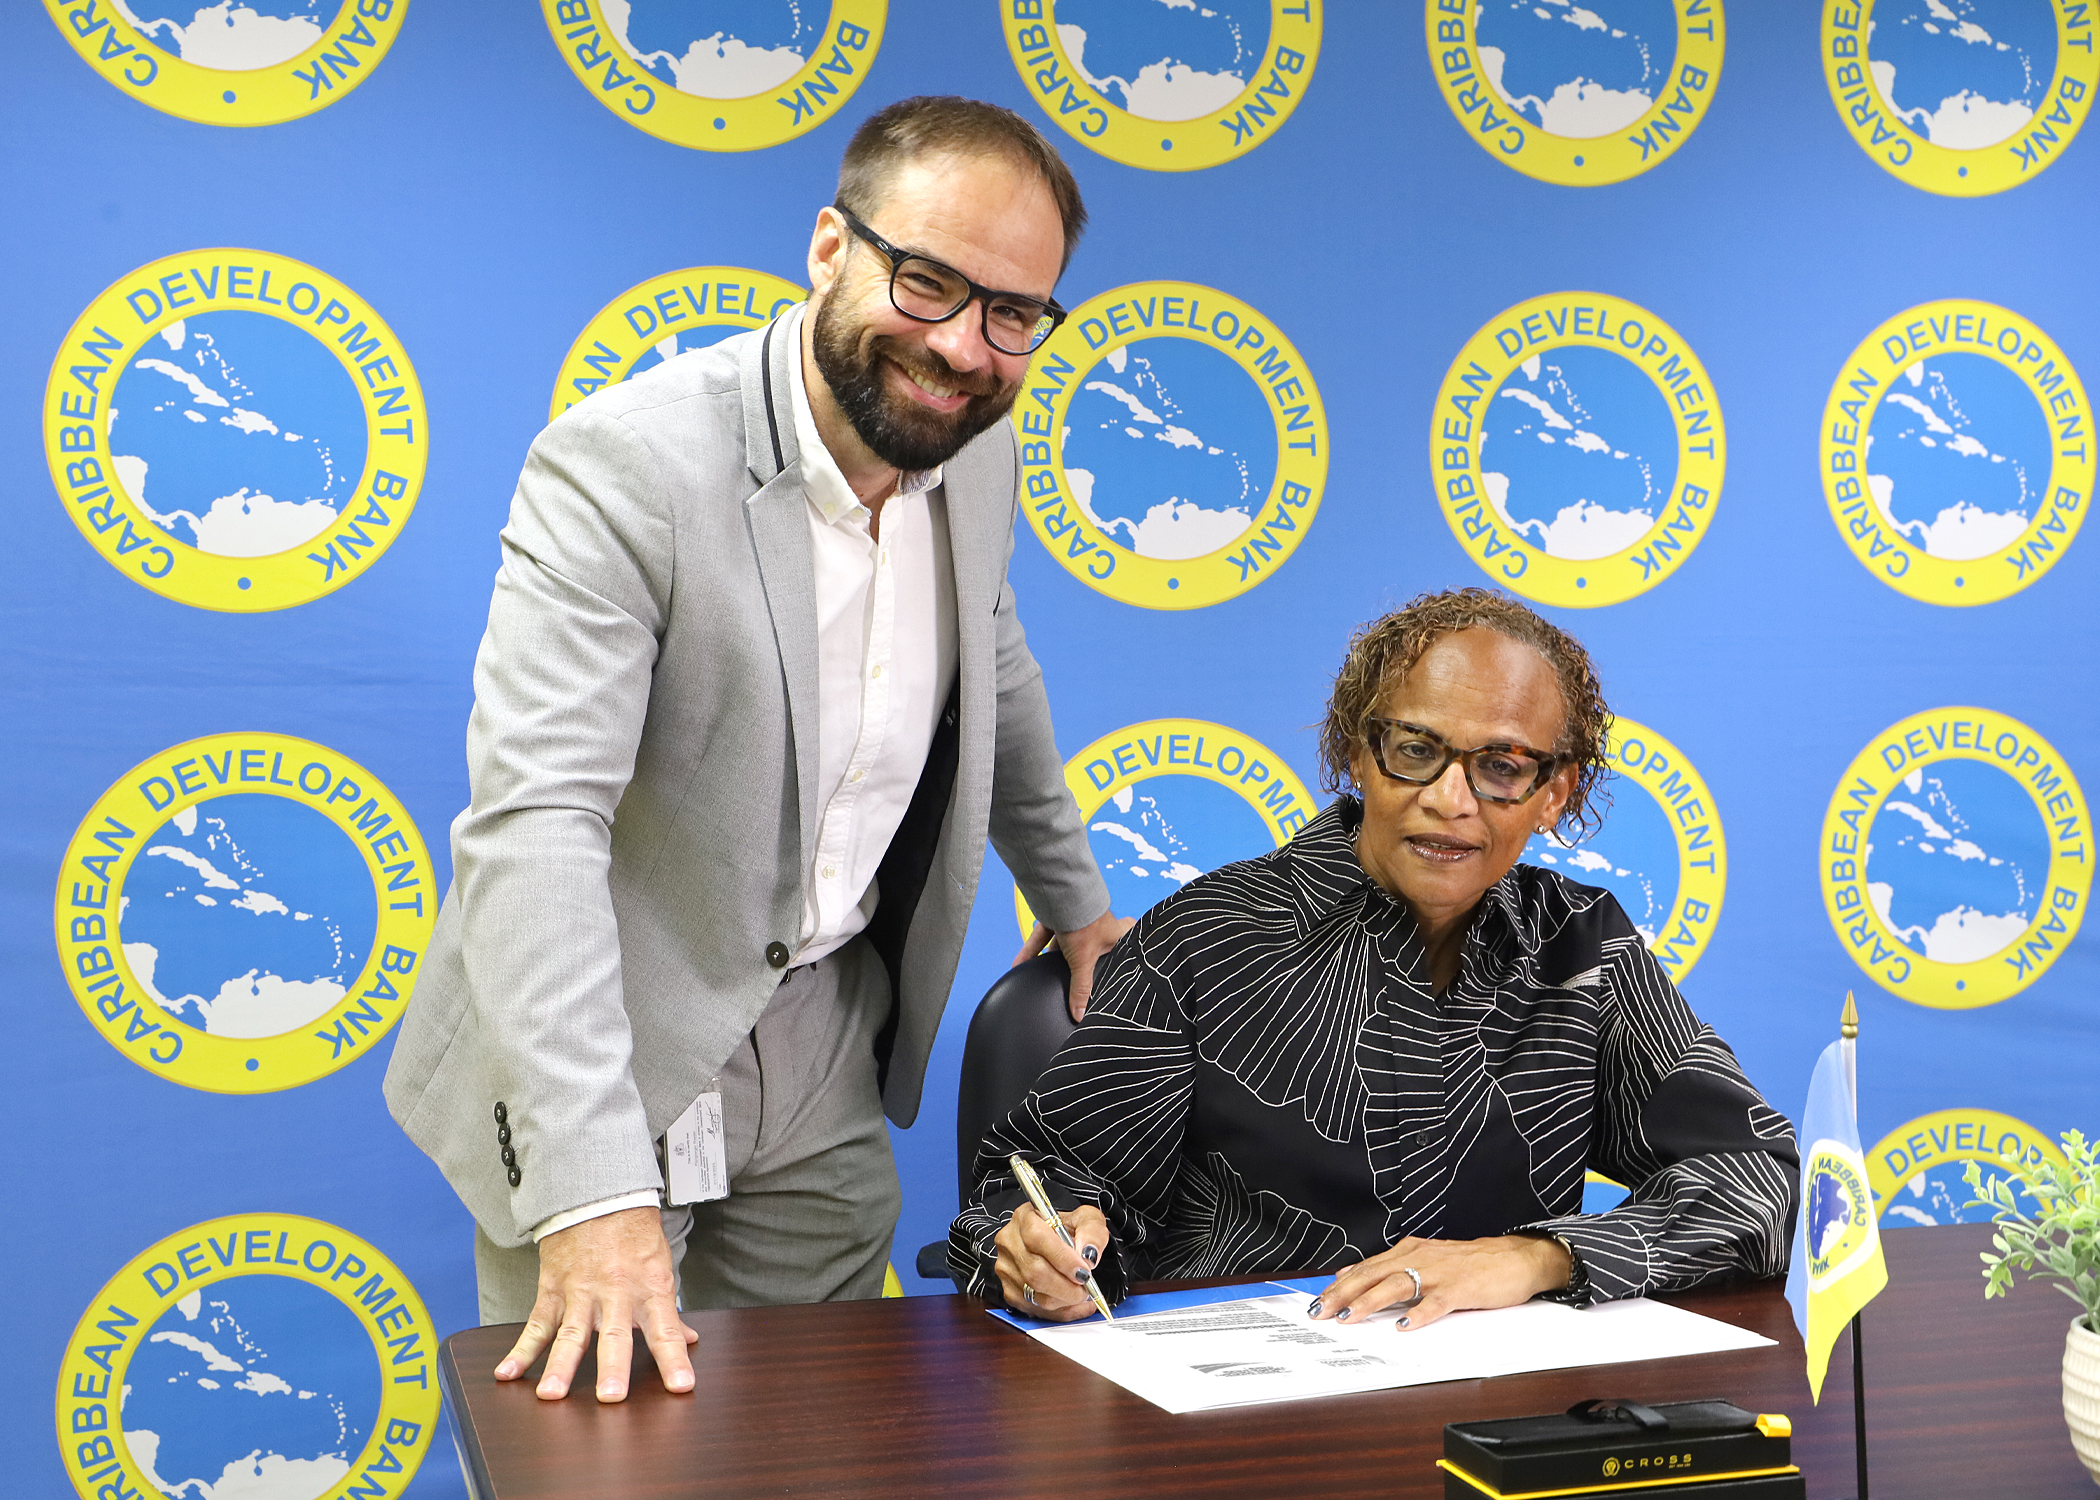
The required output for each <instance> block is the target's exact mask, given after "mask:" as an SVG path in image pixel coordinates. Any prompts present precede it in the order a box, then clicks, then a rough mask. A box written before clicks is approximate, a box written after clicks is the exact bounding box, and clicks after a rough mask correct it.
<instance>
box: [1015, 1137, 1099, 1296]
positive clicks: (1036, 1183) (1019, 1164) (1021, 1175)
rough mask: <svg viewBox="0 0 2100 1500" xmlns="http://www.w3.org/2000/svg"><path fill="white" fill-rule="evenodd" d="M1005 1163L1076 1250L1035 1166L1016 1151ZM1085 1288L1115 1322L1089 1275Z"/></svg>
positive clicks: (1067, 1244)
mask: <svg viewBox="0 0 2100 1500" xmlns="http://www.w3.org/2000/svg"><path fill="white" fill-rule="evenodd" d="M1006 1164H1007V1165H1008V1166H1009V1167H1012V1168H1013V1169H1014V1179H1015V1180H1016V1181H1017V1182H1019V1183H1020V1184H1021V1190H1022V1191H1023V1192H1025V1193H1026V1194H1028V1201H1029V1202H1030V1203H1033V1204H1034V1205H1035V1211H1036V1212H1037V1213H1039V1214H1041V1215H1042V1216H1043V1217H1044V1218H1045V1219H1048V1220H1049V1221H1050V1227H1051V1228H1052V1229H1054V1230H1056V1231H1057V1237H1058V1238H1059V1239H1061V1240H1063V1241H1064V1242H1065V1244H1066V1246H1067V1247H1069V1248H1070V1249H1073V1250H1077V1249H1078V1248H1079V1246H1078V1245H1077V1244H1076V1243H1075V1242H1074V1241H1073V1239H1072V1231H1071V1230H1069V1229H1067V1228H1065V1221H1064V1220H1063V1219H1061V1218H1059V1217H1058V1213H1057V1209H1056V1208H1055V1207H1053V1206H1052V1204H1051V1202H1050V1195H1049V1194H1048V1193H1047V1192H1045V1191H1043V1179H1042V1178H1040V1177H1038V1176H1036V1172H1035V1168H1034V1167H1033V1166H1032V1165H1031V1164H1030V1163H1029V1160H1028V1158H1027V1157H1025V1156H1022V1155H1021V1154H1020V1153H1019V1152H1016V1153H1015V1154H1014V1155H1012V1156H1009V1157H1008V1158H1007V1159H1006ZM1086 1290H1087V1295H1088V1296H1090V1297H1092V1298H1093V1299H1094V1306H1096V1307H1098V1308H1100V1309H1101V1316H1102V1317H1104V1318H1106V1319H1108V1321H1109V1322H1111V1323H1113V1322H1115V1320H1116V1315H1115V1314H1114V1313H1112V1312H1110V1311H1109V1310H1108V1299H1107V1298H1106V1297H1104V1296H1102V1295H1101V1288H1100V1286H1099V1284H1097V1283H1096V1281H1095V1280H1094V1278H1093V1277H1092V1276H1091V1275H1090V1276H1088V1277H1087V1279H1086Z"/></svg>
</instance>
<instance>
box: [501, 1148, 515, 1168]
mask: <svg viewBox="0 0 2100 1500" xmlns="http://www.w3.org/2000/svg"><path fill="white" fill-rule="evenodd" d="M497 1154H498V1155H500V1156H501V1157H502V1158H503V1165H505V1166H506V1167H515V1166H516V1165H517V1164H518V1148H517V1147H515V1146H505V1147H504V1148H503V1149H502V1151H500V1152H498V1153H497Z"/></svg>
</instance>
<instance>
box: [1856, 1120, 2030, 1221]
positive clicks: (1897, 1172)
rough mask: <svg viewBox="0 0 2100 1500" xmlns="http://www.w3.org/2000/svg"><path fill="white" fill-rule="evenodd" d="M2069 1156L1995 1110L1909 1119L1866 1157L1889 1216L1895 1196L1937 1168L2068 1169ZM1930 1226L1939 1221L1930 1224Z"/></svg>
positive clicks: (1878, 1204) (1879, 1202)
mask: <svg viewBox="0 0 2100 1500" xmlns="http://www.w3.org/2000/svg"><path fill="white" fill-rule="evenodd" d="M2063 1159H2064V1154H2063V1152H2062V1151H2061V1150H2060V1149H2058V1147H2057V1144H2056V1142H2054V1141H2052V1140H2050V1139H2049V1137H2047V1136H2046V1135H2043V1134H2042V1133H2041V1132H2040V1131H2039V1130H2036V1129H2035V1128H2034V1127H2033V1126H2032V1125H2029V1124H2028V1123H2027V1122H2026V1121H2025V1120H2016V1119H2014V1118H2013V1117H2012V1116H2011V1115H2002V1114H1999V1113H1998V1112H1997V1111H1996V1110H1990V1109H1938V1110H1934V1111H1933V1112H1932V1113H1931V1114H1926V1115H1919V1116H1918V1117H1917V1118H1916V1119H1915V1120H1907V1121H1905V1122H1904V1123H1903V1124H1901V1125H1898V1126H1897V1127H1896V1128H1895V1129H1894V1130H1891V1131H1890V1132H1889V1133H1888V1134H1887V1135H1885V1136H1883V1137H1882V1138H1881V1139H1880V1140H1878V1141H1876V1142H1875V1143H1874V1148H1873V1150H1871V1151H1869V1152H1868V1153H1867V1181H1868V1183H1869V1184H1870V1185H1871V1186H1872V1187H1873V1189H1874V1204H1875V1209H1876V1212H1877V1213H1878V1214H1880V1215H1882V1216H1886V1215H1887V1214H1888V1213H1889V1211H1890V1209H1891V1208H1892V1207H1896V1208H1898V1211H1899V1217H1900V1216H1902V1215H1901V1213H1900V1205H1896V1204H1894V1199H1895V1197H1896V1194H1898V1193H1899V1192H1901V1191H1903V1190H1904V1189H1905V1188H1907V1187H1909V1186H1910V1185H1911V1184H1912V1183H1913V1182H1915V1181H1917V1180H1919V1179H1920V1178H1921V1177H1923V1176H1924V1174H1925V1173H1927V1172H1929V1171H1931V1170H1932V1169H1933V1168H1935V1167H1942V1166H1947V1165H1949V1164H1951V1163H1954V1162H1966V1161H1973V1162H1980V1163H1981V1164H1982V1165H1984V1166H1986V1167H2009V1168H2012V1169H2015V1170H2018V1171H2023V1172H2024V1171H2028V1170H2031V1169H2032V1168H2035V1167H2038V1166H2041V1165H2042V1164H2043V1163H2044V1162H2047V1163H2049V1164H2051V1165H2054V1166H2061V1165H2063ZM1926 1222H1928V1223H1930V1222H1934V1221H1932V1220H1929V1219H1928V1220H1926Z"/></svg>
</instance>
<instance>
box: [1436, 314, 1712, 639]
mask: <svg viewBox="0 0 2100 1500" xmlns="http://www.w3.org/2000/svg"><path fill="white" fill-rule="evenodd" d="M1429 455H1430V470H1431V475H1432V479H1433V482H1434V483H1435V484H1436V487H1437V493H1438V494H1439V496H1440V497H1441V499H1442V504H1443V510H1444V519H1445V521H1446V522H1447V523H1449V525H1450V527H1451V532H1452V535H1454V536H1456V537H1457V538H1458V544H1459V545H1460V546H1461V547H1463V548H1465V550H1466V553H1467V555H1468V556H1470V557H1471V558H1472V559H1473V561H1474V562H1476V563H1478V564H1479V565H1480V566H1481V567H1482V568H1483V569H1485V570H1486V571H1487V573H1488V574H1489V575H1490V576H1492V577H1493V578H1494V579H1495V580H1496V581H1497V582H1498V583H1503V584H1506V585H1507V586H1508V587H1510V588H1512V589H1514V590H1516V591H1517V592H1518V593H1520V594H1523V595H1524V596H1525V597H1527V598H1530V599H1535V600H1537V601H1538V602H1540V603H1542V604H1558V605H1564V606H1566V605H1572V606H1583V605H1603V604H1618V603H1620V602H1622V601H1624V600H1627V599H1631V598H1633V597H1634V596H1635V595H1636V594H1643V593H1646V592H1647V591H1648V590H1649V589H1651V588H1653V587H1655V585H1657V584H1658V583H1661V582H1662V581H1663V580H1664V579H1665V578H1668V577H1669V576H1670V575H1671V574H1672V573H1674V572H1676V571H1677V569H1678V568H1679V567H1680V566H1681V565H1682V564H1683V563H1684V561H1685V559H1686V558H1688V557H1690V556H1691V555H1692V551H1693V549H1695V548H1696V547H1697V546H1698V545H1699V539H1700V538H1701V537H1703V536H1705V535H1706V528H1707V524H1708V523H1709V522H1710V521H1711V520H1712V519H1713V512H1714V505H1715V504H1716V502H1718V501H1719V499H1720V496H1721V478H1722V474H1723V472H1724V471H1725V469H1726V468H1727V464H1728V437H1727V429H1726V428H1725V426H1724V425H1723V423H1722V421H1721V403H1720V402H1719V400H1718V399H1716V397H1715V396H1714V391H1713V382H1712V381H1710V380H1709V379H1708V378H1707V374H1706V368H1705V366H1703V365H1701V364H1700V363H1699V356H1698V355H1696V354H1694V353H1693V352H1692V350H1691V347H1690V346H1689V345H1688V344H1686V343H1685V341H1684V339H1683V337H1682V336H1681V335H1679V334H1678V332H1677V330H1676V329H1674V328H1672V327H1671V326H1670V325H1669V324H1667V323H1665V322H1663V320H1662V319H1660V318H1658V317H1657V316H1655V314H1654V313H1651V312H1649V311H1648V310H1647V309H1646V308H1644V307H1638V306H1636V305H1635V304H1633V303H1631V302H1627V301H1624V300H1623V299H1621V298H1618V297H1607V296H1603V295H1600V294H1598V293H1595V292H1556V293H1553V294H1552V295H1550V296H1545V297H1534V298H1532V299H1531V300H1530V301H1528V302H1519V303H1518V304H1517V305H1516V306H1515V307H1512V308H1510V309H1508V310H1507V311H1506V312H1503V313H1500V314H1498V315H1497V316H1496V317H1495V318H1494V319H1493V320H1491V321H1490V322H1489V323H1488V324H1487V325H1486V326H1485V327H1483V328H1482V329H1481V330H1480V332H1478V333H1476V334H1475V335H1473V337H1472V339H1471V340H1470V341H1469V342H1468V343H1467V344H1466V346H1465V348H1463V349H1461V350H1460V351H1459V355H1458V358H1457V359H1455V360H1453V361H1452V363H1451V372H1450V373H1449V374H1448V375H1446V376H1445V377H1444V384H1443V389H1442V390H1440V391H1439V392H1438V393H1437V401H1436V414H1435V416H1434V418H1433V419H1432V424H1431V428H1430V435H1429Z"/></svg>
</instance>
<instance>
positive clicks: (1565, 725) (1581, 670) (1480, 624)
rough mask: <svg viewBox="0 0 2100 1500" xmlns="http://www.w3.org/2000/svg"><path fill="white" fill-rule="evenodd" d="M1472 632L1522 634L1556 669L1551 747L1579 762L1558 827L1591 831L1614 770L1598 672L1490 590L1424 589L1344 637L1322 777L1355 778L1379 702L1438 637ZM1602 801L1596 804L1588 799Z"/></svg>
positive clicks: (1326, 725)
mask: <svg viewBox="0 0 2100 1500" xmlns="http://www.w3.org/2000/svg"><path fill="white" fill-rule="evenodd" d="M1472 629H1482V630H1492V631H1494V632H1495V633H1496V634H1497V635H1505V636H1508V637H1509V638H1510V639H1511V640H1513V641H1522V642H1523V643H1524V644H1525V645H1527V646H1529V647H1531V648H1532V649H1533V650H1535V651H1537V652H1538V654H1539V655H1540V656H1543V657H1544V658H1545V659H1546V664H1547V665H1548V666H1550V667H1552V668H1553V674H1554V676H1555V677H1556V678H1557V679H1558V680H1559V683H1560V700H1561V703H1562V704H1563V705H1564V706H1565V714H1566V717H1565V719H1564V720H1563V722H1562V724H1561V731H1560V738H1559V740H1558V741H1557V742H1556V743H1555V744H1554V746H1553V749H1554V752H1555V753H1556V754H1559V755H1564V756H1567V757H1568V758H1569V759H1570V760H1571V761H1573V762H1574V764H1575V766H1576V776H1575V789H1574V791H1573V792H1571V793H1570V794H1569V796H1568V804H1567V806H1566V807H1565V808H1564V809H1562V811H1561V824H1562V825H1563V826H1564V827H1565V826H1569V825H1572V827H1573V829H1574V832H1575V836H1576V837H1578V838H1587V837H1588V836H1589V835H1590V834H1592V833H1595V832H1596V831H1597V829H1598V828H1599V827H1601V826H1602V825H1603V822H1604V811H1605V809H1607V808H1609V806H1610V805H1611V801H1610V794H1609V793H1607V792H1604V791H1603V790H1602V789H1601V787H1600V786H1599V783H1600V782H1601V781H1602V780H1603V779H1604V778H1605V777H1606V776H1607V775H1609V774H1610V762H1609V759H1608V757H1607V755H1606V751H1605V736H1606V734H1607V732H1608V731H1609V729H1610V726H1611V710H1610V709H1608V708H1607V707H1605V704H1604V689H1603V686H1602V685H1601V684H1600V683H1599V682H1598V681H1597V669H1596V667H1595V665H1594V664H1592V662H1591V661H1590V654H1589V652H1587V651H1585V650H1583V649H1582V643H1581V642H1579V641H1577V640H1576V639H1575V638H1574V637H1573V636H1571V635H1569V634H1568V633H1567V632H1566V631H1564V630H1562V629H1561V628H1560V627H1558V626H1557V625H1553V624H1551V623H1549V622H1548V621H1546V620H1543V619H1541V618H1540V617H1539V616H1538V615H1536V614H1534V613H1533V612H1532V611H1531V610H1529V609H1527V608H1525V607H1524V606H1523V605H1522V604H1519V603H1518V602H1517V601H1516V600H1514V599H1512V598H1510V597H1509V596H1508V595H1507V594H1503V593H1499V592H1497V591H1496V590H1494V589H1485V588H1462V589H1447V590H1445V591H1444V592H1442V593H1438V594H1423V595H1420V596H1419V597H1417V598H1415V599H1412V600H1410V601H1409V602H1408V603H1407V604H1406V605H1404V606H1402V607H1401V608H1399V609H1396V610H1394V611H1393V612H1392V613H1391V614H1389V615H1387V616H1385V617H1384V618H1383V619H1380V620H1375V621H1373V622H1372V623H1371V624H1369V625H1366V626H1363V627H1362V628H1361V629H1359V630H1358V631H1357V632H1356V634H1355V635H1353V636H1351V637H1350V640H1349V652H1348V655H1347V656H1345V657H1344V658H1343V659H1342V665H1341V670H1339V671H1338V672H1336V673H1335V674H1334V691H1333V692H1332V693H1331V694H1330V695H1329V696H1328V700H1327V717H1326V719H1325V720H1324V721H1323V722H1322V723H1321V725H1320V781H1321V784H1322V785H1324V786H1325V787H1326V788H1327V790H1328V791H1330V792H1339V791H1343V790H1346V789H1347V788H1349V787H1351V786H1353V785H1354V783H1355V777H1354V775H1353V774H1352V772H1351V769H1350V761H1351V758H1352V757H1353V756H1354V754H1355V752H1356V750H1357V748H1358V747H1359V746H1361V745H1363V744H1364V743H1365V740H1366V737H1367V736H1368V734H1369V732H1370V720H1371V718H1372V716H1373V715H1374V714H1375V713H1376V712H1377V710H1378V701H1379V699H1380V698H1382V697H1384V696H1385V693H1386V691H1387V690H1388V689H1389V688H1391V687H1392V686H1394V685H1395V684H1396V683H1398V682H1399V681H1400V680H1401V679H1402V678H1404V677H1406V676H1407V674H1408V673H1409V672H1411V671H1413V670H1414V667H1415V663H1417V662H1419V661H1420V660H1421V659H1422V653H1423V652H1425V651H1427V650H1428V649H1429V647H1430V645H1431V644H1432V643H1433V642H1435V641H1436V640H1437V639H1438V638H1439V637H1442V636H1446V635H1450V634H1452V633H1453V632H1455V631H1460V630H1472ZM1600 801H1601V803H1602V806H1593V805H1592V804H1593V802H1600Z"/></svg>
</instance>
